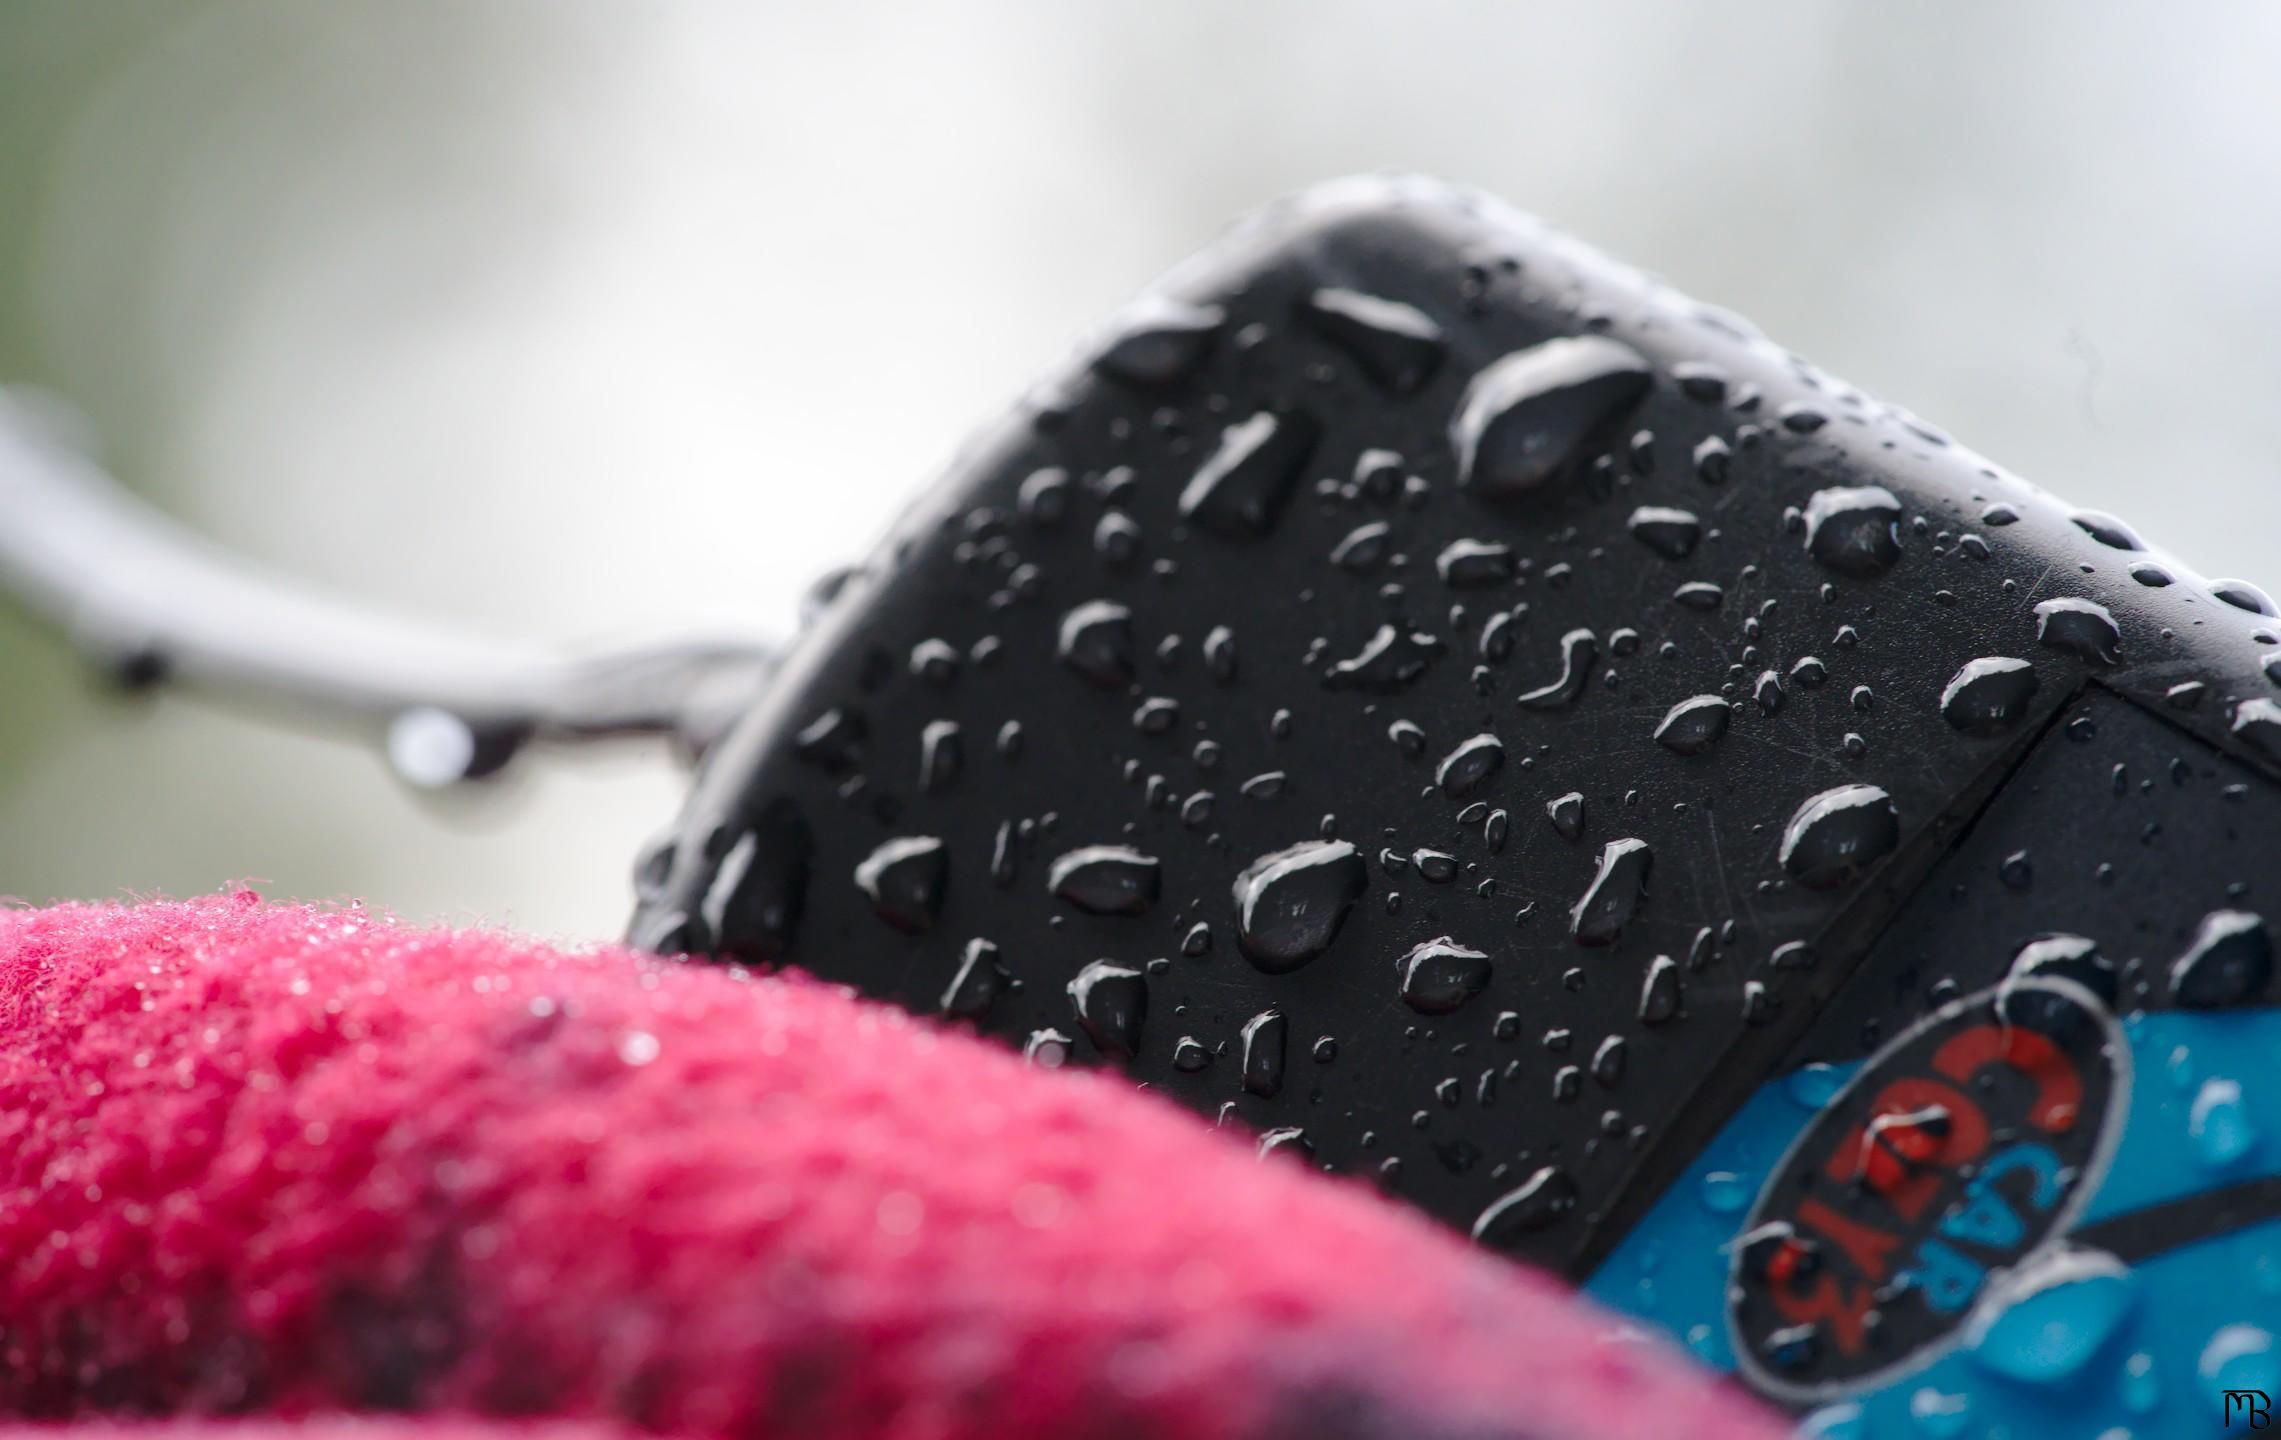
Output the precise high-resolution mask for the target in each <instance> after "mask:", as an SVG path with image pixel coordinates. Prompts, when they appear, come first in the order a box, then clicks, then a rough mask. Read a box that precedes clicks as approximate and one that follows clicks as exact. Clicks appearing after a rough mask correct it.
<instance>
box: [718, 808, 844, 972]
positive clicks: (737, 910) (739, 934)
mask: <svg viewBox="0 0 2281 1440" xmlns="http://www.w3.org/2000/svg"><path fill="white" fill-rule="evenodd" d="M814 850H815V836H814V834H813V832H811V831H810V830H809V828H808V821H807V818H806V817H805V816H803V815H802V814H801V813H800V808H799V807H798V806H797V805H795V804H793V803H792V802H791V801H789V800H777V801H775V802H773V803H771V804H770V805H768V806H766V807H765V808H763V809H762V811H761V812H760V817H759V818H758V819H757V820H755V821H754V822H753V824H752V828H751V829H749V830H747V831H745V833H744V834H742V835H740V836H738V837H737V841H736V843H735V844H734V845H731V846H730V847H729V850H728V853H727V854H726V855H724V856H722V857H721V864H720V868H719V869H717V870H715V871H714V872H713V879H712V882H711V883H710V884H708V885H707V886H706V887H705V898H704V899H703V901H702V902H700V904H699V905H698V909H697V913H698V915H699V916H700V917H701V918H702V919H703V920H704V922H705V925H706V927H707V928H708V929H709V930H710V931H711V932H712V934H713V935H714V936H715V937H716V944H715V948H716V949H717V950H718V951H719V952H720V953H722V954H725V955H733V956H735V957H736V958H737V959H739V960H752V961H761V962H773V961H776V960H780V959H782V958H783V957H784V953H785V952H786V951H787V950H788V949H790V948H791V945H792V937H793V935H794V933H795V932H796V931H797V930H798V929H799V925H800V912H801V910H802V908H803V907H804V906H805V904H806V901H807V895H808V874H809V870H810V859H811V857H812V855H813V853H814Z"/></svg>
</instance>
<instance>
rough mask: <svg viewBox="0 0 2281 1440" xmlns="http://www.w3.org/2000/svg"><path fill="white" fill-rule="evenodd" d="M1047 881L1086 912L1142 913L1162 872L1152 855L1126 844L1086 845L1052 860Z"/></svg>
mask: <svg viewBox="0 0 2281 1440" xmlns="http://www.w3.org/2000/svg"><path fill="white" fill-rule="evenodd" d="M1046 884H1047V885H1048V887H1049V888H1051V889H1052V891H1053V893H1054V894H1055V895H1057V896H1059V897H1060V898H1061V899H1063V900H1066V901H1068V902H1069V903H1070V904H1072V905H1074V906H1076V907H1077V908H1078V909H1080V910H1083V911H1084V912H1086V913H1087V914H1088V915H1145V914H1147V913H1148V910H1149V907H1150V906H1152V905H1154V904H1155V903H1156V899H1157V896H1158V895H1160V894H1162V893H1163V888H1164V875H1163V870H1162V867H1160V866H1159V865H1158V864H1157V862H1156V857H1155V856H1153V855H1143V854H1142V853H1140V852H1139V851H1138V850H1135V849H1133V848H1132V847H1131V846H1129V845H1087V846H1085V847H1083V848H1082V849H1077V850H1072V851H1070V852H1069V853H1068V854H1066V855H1063V856H1062V857H1061V858H1060V859H1058V860H1055V861H1054V862H1053V868H1052V869H1051V870H1050V871H1048V872H1047V875H1046Z"/></svg>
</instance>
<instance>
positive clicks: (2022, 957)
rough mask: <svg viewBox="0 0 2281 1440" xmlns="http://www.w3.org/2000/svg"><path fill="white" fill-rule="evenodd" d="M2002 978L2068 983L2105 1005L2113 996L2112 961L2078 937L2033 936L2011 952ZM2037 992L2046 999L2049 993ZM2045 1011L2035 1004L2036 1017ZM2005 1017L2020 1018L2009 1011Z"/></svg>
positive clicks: (2113, 975) (2113, 999)
mask: <svg viewBox="0 0 2281 1440" xmlns="http://www.w3.org/2000/svg"><path fill="white" fill-rule="evenodd" d="M2004 978H2005V979H2006V981H2018V980H2049V979H2060V980H2072V981H2074V982H2075V983H2076V984H2078V985H2080V986H2082V987H2083V988H2084V989H2086V990H2088V991H2090V992H2091V993H2092V994H2094V995H2096V996H2098V997H2099V998H2100V999H2101V1000H2103V1001H2105V1002H2106V1003H2107V1004H2109V1005H2112V1004H2114V1003H2115V995H2116V993H2117V977H2116V975H2115V966H2114V962H2113V961H2111V960H2109V959H2107V958H2106V957H2105V956H2104V955H2101V954H2100V953H2099V947H2098V946H2097V945H2096V944H2094V943H2093V942H2092V941H2091V940H2090V939H2088V938H2087V937H2085V936H2082V935H2067V934H2060V933H2056V932H2055V933H2050V934H2044V935H2037V936H2035V937H2033V938H2032V939H2030V940H2029V941H2028V942H2027V943H2026V944H2024V945H2022V946H2020V948H2019V949H2018V950H2015V951H2014V952H2012V964H2011V968H2010V969H2009V970H2007V971H2006V972H2005V976H2004ZM2023 993H2024V992H2023ZM2039 993H2040V994H2042V995H2044V996H2049V995H2050V994H2051V993H2052V992H2050V991H2048V990H2046V991H2042V992H2039ZM2046 1008H2048V1007H2045V1006H2042V1005H2040V1004H2038V1006H2037V1010H2036V1014H2038V1015H2040V1014H2041V1013H2042V1011H2043V1010H2044V1009H2046ZM2006 1014H2007V1017H2008V1018H2023V1017H2012V1016H2011V1014H2010V1011H2009V1010H2007V1011H2006ZM2024 1018H2028V1019H2033V1018H2035V1017H2034V1016H2033V1015H2031V1016H2028V1017H2024ZM2038 1028H2045V1027H2038Z"/></svg>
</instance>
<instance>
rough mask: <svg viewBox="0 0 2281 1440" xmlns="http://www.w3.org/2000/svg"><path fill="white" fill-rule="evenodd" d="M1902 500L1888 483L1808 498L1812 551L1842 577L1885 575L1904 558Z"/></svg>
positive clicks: (1835, 489)
mask: <svg viewBox="0 0 2281 1440" xmlns="http://www.w3.org/2000/svg"><path fill="white" fill-rule="evenodd" d="M1900 521H1901V502H1900V501H1899V500H1896V499H1895V498H1893V492H1892V491H1890V490H1887V489H1886V488H1885V487H1884V486H1882V485H1858V486H1835V487H1832V488H1830V489H1827V490H1817V491H1815V492H1814V494H1813V497H1812V498H1811V499H1809V500H1808V501H1807V502H1806V553H1807V554H1809V555H1811V556H1813V557H1814V558H1815V559H1816V560H1818V561H1820V562H1821V563H1822V564H1824V565H1827V566H1828V567H1829V568H1830V569H1832V570H1835V571H1837V572H1838V573H1839V574H1841V575H1880V574H1883V573H1884V572H1885V571H1887V570H1890V569H1891V568H1893V562H1894V561H1896V560H1899V559H1900V558H1901V537H1900V534H1899V529H1898V527H1899V525H1900Z"/></svg>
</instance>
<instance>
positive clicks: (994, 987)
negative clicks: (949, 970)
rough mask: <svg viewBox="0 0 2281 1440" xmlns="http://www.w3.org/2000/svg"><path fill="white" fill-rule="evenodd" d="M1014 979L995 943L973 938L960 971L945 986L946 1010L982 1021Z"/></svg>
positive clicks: (960, 958) (968, 1018) (946, 1011)
mask: <svg viewBox="0 0 2281 1440" xmlns="http://www.w3.org/2000/svg"><path fill="white" fill-rule="evenodd" d="M1012 979H1013V976H1011V975H1009V974H1008V973H1007V972H1006V967H1005V965H1004V964H1002V963H1001V962H1000V961H999V958H998V947H997V946H996V945H995V944H993V943H991V942H990V941H988V940H982V939H974V940H969V941H967V942H966V950H965V952H964V953H963V954H962V955H961V956H960V957H959V961H958V973H957V974H955V975H953V976H951V977H950V983H949V984H948V985H945V986H944V987H943V992H942V1012H943V1014H945V1015H954V1016H957V1017H959V1018H960V1019H964V1020H980V1019H982V1018H984V1017H985V1016H987V1015H988V1014H989V1013H990V1007H991V1006H992V1005H995V1004H997V1003H998V997H999V996H1000V995H1001V994H1003V993H1004V992H1005V989H1006V985H1007V983H1008V982H1009V981H1011V980H1012Z"/></svg>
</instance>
